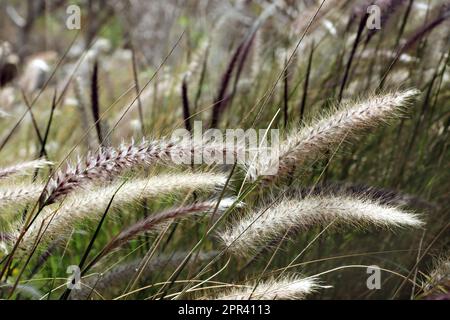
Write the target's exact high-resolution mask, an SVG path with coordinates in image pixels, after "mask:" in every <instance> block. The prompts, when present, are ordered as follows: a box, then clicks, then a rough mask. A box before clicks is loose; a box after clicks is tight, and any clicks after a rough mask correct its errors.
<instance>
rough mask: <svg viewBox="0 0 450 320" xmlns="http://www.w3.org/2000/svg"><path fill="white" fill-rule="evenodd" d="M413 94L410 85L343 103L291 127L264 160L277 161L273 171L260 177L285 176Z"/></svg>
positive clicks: (393, 111)
mask: <svg viewBox="0 0 450 320" xmlns="http://www.w3.org/2000/svg"><path fill="white" fill-rule="evenodd" d="M417 94H418V91H417V90H413V89H411V90H406V91H399V92H393V93H387V94H383V95H374V96H372V97H370V98H368V99H365V100H361V101H359V102H358V101H357V102H347V103H343V104H342V105H340V106H339V107H337V109H336V111H335V112H331V113H330V114H329V115H327V116H323V117H321V118H319V119H318V120H316V121H313V122H312V123H310V124H308V125H305V126H304V127H302V128H300V129H296V130H292V131H291V132H290V133H289V134H288V136H287V137H286V139H285V140H284V141H281V142H280V148H279V154H277V155H276V156H277V159H267V160H266V162H267V163H277V160H278V171H277V174H276V175H273V176H265V177H263V179H264V180H272V179H274V178H276V177H280V176H285V175H287V174H288V173H289V172H291V170H292V169H293V168H294V166H304V165H306V164H307V163H308V162H310V161H313V160H316V159H317V158H319V157H320V156H323V155H324V154H325V153H326V151H329V150H335V149H336V148H337V147H338V146H339V145H341V144H342V143H343V142H345V141H348V140H352V139H354V138H356V137H357V136H358V135H360V134H361V133H363V132H364V131H365V130H366V129H369V128H374V127H376V126H378V125H379V124H382V123H384V122H386V121H388V120H390V119H392V118H396V117H399V116H400V115H401V114H402V113H403V111H404V109H405V108H406V107H407V106H408V105H409V104H410V103H411V101H412V99H413V98H414V97H415V96H417ZM269 157H270V156H269ZM250 160H252V159H250ZM247 166H248V168H249V169H248V172H249V173H248V174H249V176H250V177H251V178H256V176H255V172H256V171H255V169H254V165H253V164H252V163H251V162H250V163H248V165H247Z"/></svg>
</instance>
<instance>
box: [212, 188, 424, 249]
mask: <svg viewBox="0 0 450 320" xmlns="http://www.w3.org/2000/svg"><path fill="white" fill-rule="evenodd" d="M330 223H333V224H334V223H336V224H347V225H351V226H366V225H375V226H378V227H384V228H393V227H420V226H422V225H423V222H422V221H421V220H420V219H419V217H418V216H417V215H416V214H414V213H411V212H408V211H404V210H401V209H400V208H397V207H394V206H390V205H384V204H381V203H379V202H377V201H375V200H372V199H368V198H364V197H360V198H357V197H348V196H319V197H317V196H311V197H307V198H305V199H302V200H299V199H295V198H293V199H292V198H285V199H283V200H281V201H278V203H275V204H274V205H269V206H268V207H263V208H261V209H260V210H257V211H255V212H253V213H251V214H249V215H248V216H246V217H244V218H242V219H240V220H238V221H236V222H234V223H232V224H231V226H230V227H229V228H228V229H226V230H225V231H222V232H221V233H220V234H219V237H220V238H221V240H222V241H223V243H224V244H225V245H226V246H227V248H228V249H229V250H230V251H232V252H233V253H235V254H239V255H245V254H249V253H252V252H255V251H256V250H259V249H260V248H262V247H264V246H266V245H267V244H269V243H270V242H271V241H272V240H275V239H278V238H280V237H283V236H284V235H285V234H287V233H292V231H295V230H297V231H298V230H308V229H310V228H311V227H313V226H317V225H320V226H326V225H328V224H330Z"/></svg>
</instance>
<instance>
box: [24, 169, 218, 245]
mask: <svg viewBox="0 0 450 320" xmlns="http://www.w3.org/2000/svg"><path fill="white" fill-rule="evenodd" d="M226 180H227V177H226V176H225V175H222V174H213V173H179V174H167V175H159V176H154V177H151V178H147V179H145V178H140V179H131V180H128V181H125V182H120V181H119V182H116V183H114V184H112V185H109V186H105V187H97V188H95V187H93V188H92V189H86V190H83V191H80V192H78V193H74V194H73V195H72V196H70V197H67V198H65V199H64V200H63V201H62V202H61V203H56V204H54V205H53V206H47V207H46V208H44V209H43V210H42V211H41V212H39V214H38V215H37V217H36V218H35V219H34V220H33V222H32V224H31V225H29V226H28V227H27V231H26V233H25V235H24V237H23V239H22V240H21V243H20V248H22V249H29V248H31V247H33V245H34V243H35V242H36V241H38V242H43V243H48V242H49V241H51V240H53V239H56V238H59V237H61V236H62V235H68V234H70V230H71V229H72V228H73V226H74V225H75V224H76V223H78V222H80V221H83V220H85V219H90V220H96V219H99V218H100V217H101V216H102V215H103V214H104V212H105V210H107V209H110V210H114V209H118V208H121V207H123V206H126V205H130V204H133V203H136V202H137V201H139V200H143V199H149V198H155V197H158V196H161V195H167V194H175V193H178V192H181V191H188V190H191V191H196V190H199V191H200V190H203V191H213V190H215V189H216V188H218V187H221V186H223V185H224V184H225V182H226ZM22 227H23V226H19V227H18V228H17V229H18V230H19V229H21V228H22Z"/></svg>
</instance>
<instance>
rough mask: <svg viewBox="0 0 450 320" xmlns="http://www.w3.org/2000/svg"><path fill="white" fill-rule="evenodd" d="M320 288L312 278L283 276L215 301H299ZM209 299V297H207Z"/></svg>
mask: <svg viewBox="0 0 450 320" xmlns="http://www.w3.org/2000/svg"><path fill="white" fill-rule="evenodd" d="M319 287H320V286H319V285H318V284H317V281H316V279H314V278H299V277H292V276H285V277H283V278H282V279H279V280H278V279H270V280H266V281H261V282H260V283H252V284H245V285H242V286H240V288H235V289H232V290H229V291H228V292H224V293H222V294H218V295H217V296H216V297H215V299H217V300H299V299H304V298H305V297H306V296H307V295H308V294H311V293H313V292H314V291H315V290H316V289H317V288H319ZM209 299H210V297H209Z"/></svg>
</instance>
